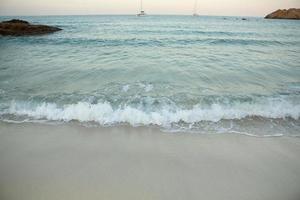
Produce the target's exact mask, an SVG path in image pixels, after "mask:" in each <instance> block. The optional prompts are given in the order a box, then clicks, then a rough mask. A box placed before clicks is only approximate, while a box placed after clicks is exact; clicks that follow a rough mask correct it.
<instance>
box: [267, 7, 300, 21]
mask: <svg viewBox="0 0 300 200" xmlns="http://www.w3.org/2000/svg"><path fill="white" fill-rule="evenodd" d="M265 18H266V19H298V20H299V19H300V9H297V8H291V9H288V10H286V9H284V10H277V11H275V12H273V13H271V14H269V15H267V16H266V17H265Z"/></svg>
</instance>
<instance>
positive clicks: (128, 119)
mask: <svg viewBox="0 0 300 200" xmlns="http://www.w3.org/2000/svg"><path fill="white" fill-rule="evenodd" d="M2 114H12V115H16V116H28V117H31V118H34V119H47V120H55V121H66V122H69V121H72V120H77V121H79V122H97V123H99V124H101V125H113V124H119V123H129V124H130V125H133V126H137V125H158V126H163V127H166V126H169V125H171V124H172V123H180V122H184V123H189V124H192V123H197V122H201V121H211V122H218V121H220V120H236V119H243V118H247V117H263V118H271V119H284V118H293V119H295V120H298V119H299V118H300V105H294V104H292V103H290V102H286V101H283V100H281V101H280V102H277V101H268V103H264V104H254V103H245V102H244V103H235V104H233V105H230V106H229V105H222V104H212V105H210V106H208V107H203V106H201V105H195V106H194V107H193V108H191V109H181V108H178V107H176V108H174V107H170V106H164V107H161V108H156V109H154V108H153V109H151V108H150V109H149V108H147V109H141V108H135V107H133V106H129V105H124V106H119V107H117V108H114V107H113V106H112V105H111V104H110V103H109V102H104V103H97V104H91V103H88V102H78V103H76V104H66V105H63V106H59V105H57V104H55V103H37V104H35V103H29V102H16V101H13V102H11V104H10V106H9V108H8V109H7V110H6V111H4V112H3V113H2Z"/></svg>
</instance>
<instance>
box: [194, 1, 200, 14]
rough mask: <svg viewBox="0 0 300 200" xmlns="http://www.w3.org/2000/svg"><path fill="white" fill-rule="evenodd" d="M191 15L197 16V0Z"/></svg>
mask: <svg viewBox="0 0 300 200" xmlns="http://www.w3.org/2000/svg"><path fill="white" fill-rule="evenodd" d="M193 16H199V14H198V0H195V4H194V13H193Z"/></svg>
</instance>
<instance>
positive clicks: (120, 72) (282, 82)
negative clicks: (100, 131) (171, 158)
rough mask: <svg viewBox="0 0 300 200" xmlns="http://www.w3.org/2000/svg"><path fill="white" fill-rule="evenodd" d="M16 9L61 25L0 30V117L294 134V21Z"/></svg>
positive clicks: (299, 53) (297, 49)
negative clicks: (49, 30)
mask: <svg viewBox="0 0 300 200" xmlns="http://www.w3.org/2000/svg"><path fill="white" fill-rule="evenodd" d="M19 18H20V17H19ZM0 19H1V20H6V19H9V18H7V17H0ZM22 19H25V20H28V21H31V22H34V23H41V24H48V25H55V26H59V27H61V28H63V29H64V30H63V31H61V32H57V33H54V34H50V35H46V36H34V37H1V36H0V61H1V62H0V119H1V120H3V121H15V122H24V121H34V122H39V121H40V122H45V121H51V122H66V123H67V122H70V121H77V122H79V123H81V124H83V125H91V124H93V125H99V126H118V125H121V124H130V125H131V126H158V127H160V128H161V129H163V130H166V131H184V132H196V133H241V134H248V135H258V136H269V135H271V136H272V135H299V134H300V131H299V130H300V119H299V118H300V37H299V36H300V22H299V21H292V20H265V19H262V18H248V20H246V21H244V20H241V18H239V17H191V16H146V17H136V16H59V17H54V16H51V17H22Z"/></svg>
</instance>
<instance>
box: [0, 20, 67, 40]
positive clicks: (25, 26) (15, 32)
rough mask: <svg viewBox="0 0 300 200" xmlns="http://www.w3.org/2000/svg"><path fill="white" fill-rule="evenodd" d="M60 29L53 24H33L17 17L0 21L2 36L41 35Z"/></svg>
mask: <svg viewBox="0 0 300 200" xmlns="http://www.w3.org/2000/svg"><path fill="white" fill-rule="evenodd" d="M61 30H62V29H60V28H57V27H53V26H45V25H33V24H30V23H29V22H27V21H23V20H18V19H13V20H9V21H3V22H1V23H0V35H3V36H8V35H10V36H26V35H43V34H49V33H54V32H56V31H61Z"/></svg>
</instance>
